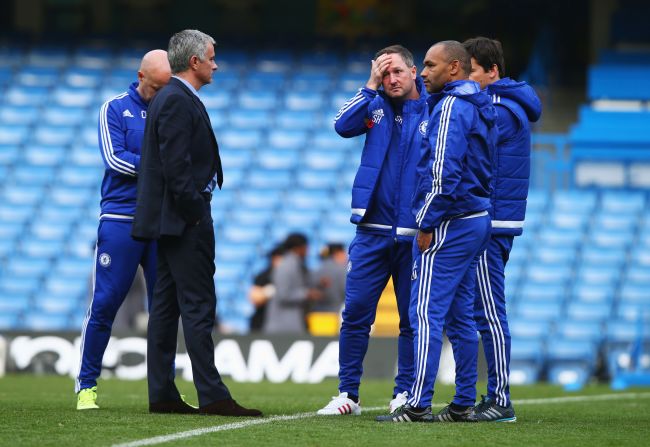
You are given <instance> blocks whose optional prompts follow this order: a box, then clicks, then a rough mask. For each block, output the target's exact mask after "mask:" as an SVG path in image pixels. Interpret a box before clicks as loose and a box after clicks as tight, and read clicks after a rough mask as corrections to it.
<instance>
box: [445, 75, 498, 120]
mask: <svg viewBox="0 0 650 447" xmlns="http://www.w3.org/2000/svg"><path fill="white" fill-rule="evenodd" d="M442 94H443V95H445V94H446V95H451V96H456V97H458V98H461V99H464V100H465V101H468V102H470V103H472V104H474V105H475V106H476V108H477V109H478V112H479V114H480V115H481V118H483V120H484V121H485V122H486V123H487V125H488V127H493V126H494V125H495V124H496V121H497V114H496V111H495V110H494V107H493V105H492V100H491V99H490V97H489V96H488V95H487V94H486V93H485V92H482V91H481V86H480V84H479V83H478V82H474V81H469V80H466V79H461V80H458V81H453V82H449V83H447V84H445V87H444V88H443V89H442Z"/></svg>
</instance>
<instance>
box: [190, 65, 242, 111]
mask: <svg viewBox="0 0 650 447" xmlns="http://www.w3.org/2000/svg"><path fill="white" fill-rule="evenodd" d="M217 58H218V57H217ZM217 63H218V65H219V68H220V69H219V71H218V72H217V76H216V79H215V80H214V82H213V83H212V84H208V85H206V86H205V87H203V88H202V89H201V97H203V94H204V92H203V91H204V90H206V92H208V91H210V93H212V92H214V91H228V92H234V91H237V90H239V89H240V88H241V85H242V76H241V74H240V73H238V72H237V71H236V70H233V71H225V70H221V62H217ZM244 85H246V84H244ZM230 104H231V105H232V103H230Z"/></svg>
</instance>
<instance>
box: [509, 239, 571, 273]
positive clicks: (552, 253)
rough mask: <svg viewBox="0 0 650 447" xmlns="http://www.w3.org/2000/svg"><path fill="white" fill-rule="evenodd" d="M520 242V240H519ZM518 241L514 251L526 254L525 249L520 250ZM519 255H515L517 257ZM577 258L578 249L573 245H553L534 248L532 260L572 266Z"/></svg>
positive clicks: (539, 262) (540, 262)
mask: <svg viewBox="0 0 650 447" xmlns="http://www.w3.org/2000/svg"><path fill="white" fill-rule="evenodd" d="M517 242H518V241H517ZM517 242H515V248H513V250H512V252H511V255H512V253H514V252H516V251H522V252H524V254H525V251H524V250H518V248H519V247H518V246H517ZM516 256H518V255H515V257H516ZM576 258H577V253H576V249H575V247H573V246H567V247H563V246H551V247H544V246H541V247H536V248H535V249H534V250H533V256H532V261H533V263H536V264H542V265H544V264H545V265H548V264H551V265H564V266H566V267H570V266H571V264H573V262H574V261H575V259H576Z"/></svg>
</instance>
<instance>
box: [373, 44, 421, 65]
mask: <svg viewBox="0 0 650 447" xmlns="http://www.w3.org/2000/svg"><path fill="white" fill-rule="evenodd" d="M382 54H399V55H400V56H402V60H403V61H404V63H405V64H406V66H407V67H409V68H411V67H413V66H414V65H415V63H414V62H413V54H412V53H411V52H410V51H409V50H407V49H406V48H404V47H403V46H402V45H391V46H389V47H386V48H383V49H381V50H379V51H377V53H376V54H375V59H377V58H378V57H379V56H381V55H382Z"/></svg>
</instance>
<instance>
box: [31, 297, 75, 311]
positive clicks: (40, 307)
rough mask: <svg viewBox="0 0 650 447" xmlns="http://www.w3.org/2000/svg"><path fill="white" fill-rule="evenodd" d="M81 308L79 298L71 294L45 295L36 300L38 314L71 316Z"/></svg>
mask: <svg viewBox="0 0 650 447" xmlns="http://www.w3.org/2000/svg"><path fill="white" fill-rule="evenodd" d="M80 307H81V300H80V299H79V296H78V295H76V294H71V293H58V294H45V295H43V296H39V297H38V299H37V300H35V310H36V311H37V312H38V311H40V312H48V313H56V314H59V313H63V314H70V313H71V312H73V311H75V310H78V309H79V308H80Z"/></svg>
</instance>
